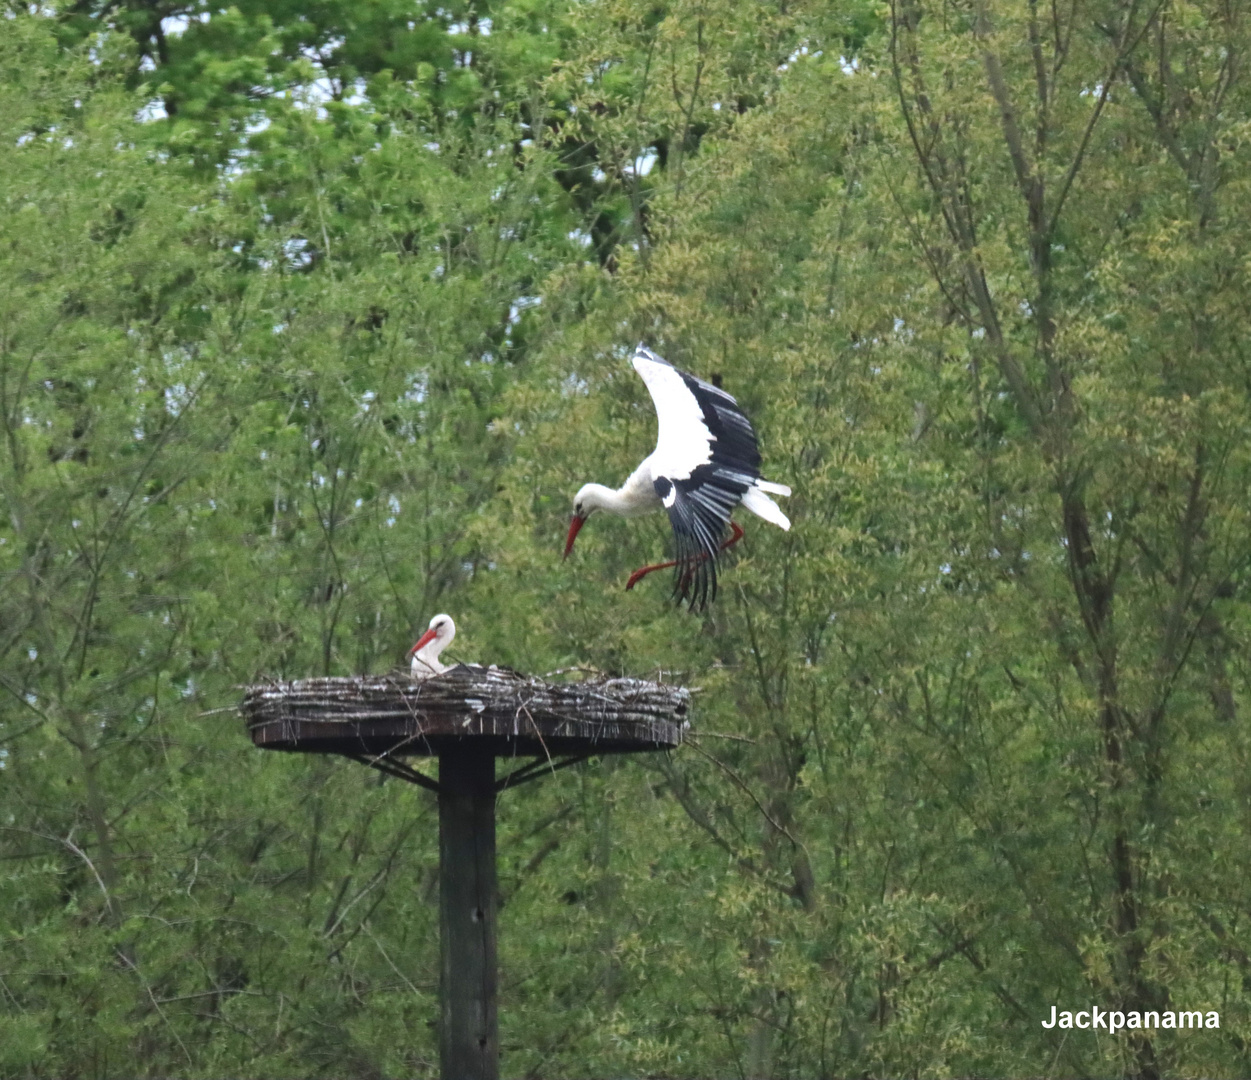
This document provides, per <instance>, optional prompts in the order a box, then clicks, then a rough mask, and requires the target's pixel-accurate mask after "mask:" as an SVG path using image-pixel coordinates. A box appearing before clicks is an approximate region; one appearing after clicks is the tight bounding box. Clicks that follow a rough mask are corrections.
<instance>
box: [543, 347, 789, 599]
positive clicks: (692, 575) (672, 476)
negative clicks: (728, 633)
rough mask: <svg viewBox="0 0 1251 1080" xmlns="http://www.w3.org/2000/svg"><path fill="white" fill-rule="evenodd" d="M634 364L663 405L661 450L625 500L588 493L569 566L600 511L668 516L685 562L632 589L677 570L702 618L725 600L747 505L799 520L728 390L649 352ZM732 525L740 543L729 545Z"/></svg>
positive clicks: (677, 581) (594, 489)
mask: <svg viewBox="0 0 1251 1080" xmlns="http://www.w3.org/2000/svg"><path fill="white" fill-rule="evenodd" d="M630 362H631V363H632V364H633V365H634V370H635V371H637V372H638V373H639V375H640V376H641V377H642V379H643V382H644V383H646V384H647V390H648V392H649V393H650V394H651V396H652V402H653V404H654V405H655V406H656V418H657V420H658V421H659V428H660V430H659V434H658V436H657V439H656V449H655V450H653V451H652V452H651V453H650V454H649V455H648V456H647V457H646V458H644V459H643V462H642V464H640V465H639V467H638V468H637V469H635V470H634V472H632V473H631V474H630V475H629V477H628V478H627V479H626V482H625V483H624V484H622V485H621V487H619V488H617V490H616V491H613V490H612V489H611V488H607V487H605V486H604V485H603V484H584V485H583V486H582V487H581V488H579V489H578V493H577V495H575V496H574V499H573V520H572V521H571V522H570V523H569V535H568V537H567V538H566V539H565V557H566V558H568V557H569V553H570V552H571V551H572V550H573V542H574V540H575V539H576V538H577V536H578V531H579V530H580V529H581V528H582V526H583V525H584V524H586V519H587V518H588V517H590V516H591V514H592V513H593V512H594V511H596V510H607V511H608V512H609V513H612V514H619V515H621V516H622V517H637V516H638V515H640V514H647V513H650V512H652V511H653V510H659V509H661V508H662V507H663V508H664V509H665V510H666V511H667V512H668V514H669V522H670V524H671V525H672V526H673V536H674V541H675V545H676V551H675V555H676V556H677V557H676V558H675V559H673V560H672V561H670V562H664V563H656V564H655V565H653V566H644V567H642V568H641V569H639V570H636V571H634V573H633V574H631V575H630V580H629V581H628V582H627V583H626V588H627V589H632V588H634V586H635V585H636V584H637V583H638V582H639V581H640V580H642V578H644V577H646V576H647V575H648V574H650V573H651V572H652V571H653V570H663V569H664V568H665V567H669V566H674V567H676V568H677V569H676V570H675V571H674V585H673V595H674V597H675V598H676V599H677V601H678V603H679V604H680V603H682V602H683V601H684V600H685V601H687V602H688V603H689V604H690V606H691V608H692V609H702V608H703V607H704V605H705V604H706V603H707V602H708V601H709V600H711V599H713V598H714V597H715V596H716V595H717V557H718V555H719V554H720V553H721V552H722V551H723V550H724V549H725V548H727V547H729V546H730V545H731V544H735V543H737V542H738V541H739V539H741V538H742V535H743V530H742V529H741V528H740V527H739V526H738V524H737V523H736V522H733V521H731V520H730V514H731V513H733V511H734V508H735V507H736V506H738V505H739V504H740V503H741V504H742V505H743V506H745V507H746V508H747V509H748V510H750V511H751V512H752V513H753V514H755V515H756V516H757V517H762V518H764V519H765V521H768V522H772V523H773V524H774V525H777V526H778V527H779V528H781V529H789V528H790V527H791V523H790V520H789V519H788V518H787V516H786V515H785V514H784V513H782V510H781V508H780V507H779V506H778V504H777V503H775V502H774V501H773V500H772V499H771V498H769V496H770V495H789V494H790V493H791V489H790V488H788V487H787V486H786V485H785V484H774V483H771V482H770V481H768V480H762V479H761V478H760V450H759V448H758V447H757V445H756V432H755V431H754V430H753V428H752V426H751V422H750V421H749V420H748V419H747V417H746V416H744V415H743V411H742V409H740V408H739V407H738V402H736V401H735V400H734V399H733V398H732V397H731V396H730V395H729V394H727V393H726V392H725V391H724V390H722V389H721V388H720V387H716V386H713V385H711V384H710V383H706V382H704V381H703V380H702V379H697V378H695V376H694V375H688V374H687V373H686V372H685V371H679V370H678V369H677V368H675V367H674V366H673V365H672V364H670V363H669V362H668V361H667V360H664V359H662V358H661V357H659V356H657V355H656V354H655V353H654V352H652V351H651V350H650V349H646V348H644V347H643V346H642V345H640V346H639V347H638V348H637V349H636V350H635V352H634V356H633V358H632V359H631V361H630ZM727 525H729V526H730V527H731V528H732V530H733V535H732V536H731V537H730V539H729V540H726V541H725V542H724V543H722V540H721V538H722V536H724V535H725V529H726V526H727Z"/></svg>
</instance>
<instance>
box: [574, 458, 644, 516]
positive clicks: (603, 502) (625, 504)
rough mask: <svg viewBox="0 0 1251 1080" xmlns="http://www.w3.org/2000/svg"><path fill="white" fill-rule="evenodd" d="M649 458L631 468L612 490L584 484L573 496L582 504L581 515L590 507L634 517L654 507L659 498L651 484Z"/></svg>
mask: <svg viewBox="0 0 1251 1080" xmlns="http://www.w3.org/2000/svg"><path fill="white" fill-rule="evenodd" d="M649 461H650V458H649V459H648V461H644V462H643V464H642V465H640V466H639V467H638V468H637V469H635V470H634V472H632V473H631V474H630V476H629V478H628V479H627V480H626V482H625V483H624V484H622V485H621V487H619V488H617V490H616V491H614V490H613V489H612V488H610V487H605V486H604V485H603V484H584V485H583V486H582V489H581V490H580V491H579V492H578V494H577V498H576V499H575V505H576V506H581V508H582V516H583V517H585V516H586V515H587V514H589V513H590V512H591V511H592V510H607V511H608V513H610V514H619V515H620V516H622V517H634V516H635V515H636V514H646V513H647V512H648V511H650V510H654V509H656V507H657V506H658V505H659V503H660V499H659V497H658V496H657V495H656V489H655V488H654V487H653V486H652V475H651V469H650V468H649V464H648V463H649Z"/></svg>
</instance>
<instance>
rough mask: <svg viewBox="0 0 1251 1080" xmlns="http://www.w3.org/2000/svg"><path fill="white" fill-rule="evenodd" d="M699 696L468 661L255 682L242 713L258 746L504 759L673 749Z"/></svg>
mask: <svg viewBox="0 0 1251 1080" xmlns="http://www.w3.org/2000/svg"><path fill="white" fill-rule="evenodd" d="M689 708H690V691H688V690H687V689H685V688H684V687H680V686H665V685H662V684H659V683H653V682H648V681H646V680H643V679H629V678H593V679H587V680H584V681H581V682H570V683H552V682H547V681H545V680H543V679H538V678H535V677H533V676H528V675H522V674H520V673H518V672H515V671H511V670H509V669H507V668H500V667H495V666H491V667H481V666H479V665H476V664H458V665H457V666H456V667H454V668H452V669H451V670H450V671H448V672H446V673H445V674H443V675H439V676H436V677H435V678H432V679H425V680H416V679H410V678H409V677H408V676H407V675H403V674H390V675H362V676H352V677H346V678H320V679H297V680H291V681H274V682H270V683H261V684H257V685H254V686H250V687H248V689H247V692H246V694H245V696H244V699H243V703H242V705H241V711H242V712H243V714H244V717H245V718H246V720H247V726H248V732H249V734H250V735H251V737H252V741H253V743H254V744H255V745H256V746H259V747H264V748H267V749H271V750H288V751H297V752H305V753H338V754H346V755H348V756H349V757H355V756H361V755H364V756H369V757H410V756H412V757H419V756H435V755H438V754H440V753H441V752H442V751H443V750H445V749H447V748H449V747H452V746H464V745H466V744H472V745H475V746H478V747H481V748H482V749H483V750H486V749H487V748H490V750H491V752H492V753H493V754H494V755H495V756H496V757H544V756H546V757H551V756H555V755H564V754H576V755H588V754H620V753H638V752H647V751H655V750H668V749H672V748H674V747H676V746H679V745H680V744H681V742H682V736H683V731H684V729H685V728H686V726H687V717H688V713H689Z"/></svg>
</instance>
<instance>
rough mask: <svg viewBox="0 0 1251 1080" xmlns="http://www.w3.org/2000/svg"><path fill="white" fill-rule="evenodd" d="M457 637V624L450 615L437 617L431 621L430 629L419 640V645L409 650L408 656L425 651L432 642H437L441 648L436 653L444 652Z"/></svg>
mask: <svg viewBox="0 0 1251 1080" xmlns="http://www.w3.org/2000/svg"><path fill="white" fill-rule="evenodd" d="M455 636H456V624H455V623H454V622H452V616H450V615H436V616H435V617H434V618H433V619H431V620H430V628H429V629H428V630H427V631H426V632H425V633H424V634H422V635H421V637H419V638H418V639H417V643H416V644H415V645H414V646H413V647H412V648H411V649H409V650H408V655H409V656H412V655H413V653H415V652H418V651H419V650H421V649H424V648H425V647H426V646H427V645H429V644H430V642H432V641H437V642H438V643H439V647H438V649H437V650H435V651H436V652H442V651H443V650H444V649H446V648H447V647H448V645H450V644H451V643H452V638H454V637H455Z"/></svg>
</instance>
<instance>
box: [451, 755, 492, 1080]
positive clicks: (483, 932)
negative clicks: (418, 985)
mask: <svg viewBox="0 0 1251 1080" xmlns="http://www.w3.org/2000/svg"><path fill="white" fill-rule="evenodd" d="M495 893H496V889H495V753H494V750H493V748H492V747H490V746H475V745H473V743H472V742H471V741H470V740H466V741H464V742H462V743H458V744H454V745H450V746H447V747H446V748H445V749H443V750H441V751H440V752H439V951H440V959H441V961H442V965H441V978H442V992H441V994H440V997H441V998H442V1023H441V1025H440V1029H439V1065H440V1072H441V1075H442V1077H443V1080H498V1077H499V1071H500V1040H499V1024H498V1020H497V1016H496V987H497V975H496V950H495V934H496V902H495Z"/></svg>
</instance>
